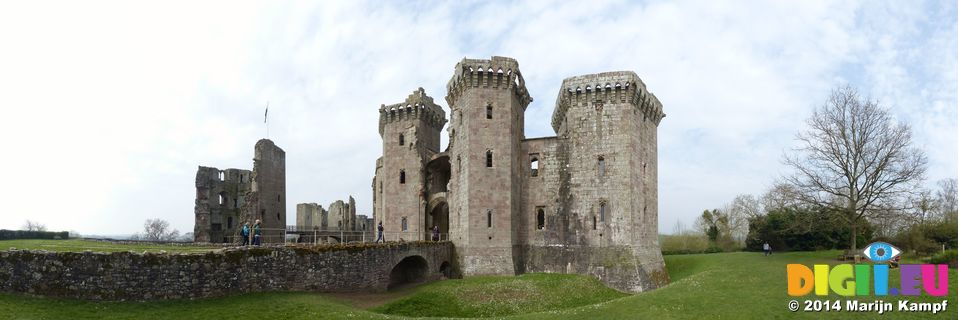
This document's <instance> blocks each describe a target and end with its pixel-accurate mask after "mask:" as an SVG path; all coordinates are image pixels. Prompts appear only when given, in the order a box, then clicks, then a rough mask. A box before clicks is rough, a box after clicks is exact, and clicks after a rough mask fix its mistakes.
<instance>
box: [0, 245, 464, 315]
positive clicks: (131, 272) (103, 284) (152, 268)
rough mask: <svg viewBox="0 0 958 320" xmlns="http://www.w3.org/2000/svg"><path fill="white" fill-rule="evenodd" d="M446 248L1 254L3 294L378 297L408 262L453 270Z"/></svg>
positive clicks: (432, 272)
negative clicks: (337, 294) (363, 294)
mask: <svg viewBox="0 0 958 320" xmlns="http://www.w3.org/2000/svg"><path fill="white" fill-rule="evenodd" d="M452 250H453V247H452V244H451V243H449V242H413V243H403V244H396V243H392V244H386V245H374V246H369V245H365V246H363V245H353V246H327V247H323V246H320V247H243V248H234V249H227V250H225V251H221V252H211V253H206V254H167V253H145V254H139V253H132V252H116V253H92V252H47V251H27V250H10V251H4V252H0V292H8V293H24V294H33V295H42V296H52V297H65V298H75V299H85V300H107V301H108V300H166V299H195V298H208V297H218V296H226V295H231V294H240V293H249V292H262V291H316V292H380V291H385V290H386V288H387V286H388V284H389V281H390V272H391V271H392V270H393V267H394V266H396V265H397V264H399V262H400V261H402V260H403V259H404V258H407V257H411V256H420V257H422V258H424V259H425V261H426V263H427V268H428V270H427V271H426V278H427V279H438V278H439V277H440V274H441V273H440V268H441V266H443V263H444V262H448V263H449V264H447V266H448V265H452V264H453V262H452V260H451V259H452Z"/></svg>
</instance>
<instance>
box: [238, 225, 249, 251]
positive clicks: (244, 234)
mask: <svg viewBox="0 0 958 320" xmlns="http://www.w3.org/2000/svg"><path fill="white" fill-rule="evenodd" d="M240 236H241V237H243V245H244V246H248V245H249V221H246V222H243V230H242V231H240Z"/></svg>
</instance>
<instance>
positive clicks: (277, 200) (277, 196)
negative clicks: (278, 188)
mask: <svg viewBox="0 0 958 320" xmlns="http://www.w3.org/2000/svg"><path fill="white" fill-rule="evenodd" d="M279 197H280V195H278V194H277V195H276V202H282V201H280V200H279Z"/></svg>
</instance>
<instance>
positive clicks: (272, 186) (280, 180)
mask: <svg viewBox="0 0 958 320" xmlns="http://www.w3.org/2000/svg"><path fill="white" fill-rule="evenodd" d="M254 150H255V152H254V156H253V187H252V191H251V192H250V193H249V196H248V200H247V203H246V205H245V206H244V207H243V215H244V217H246V218H247V219H249V220H251V221H253V220H256V219H260V220H261V221H262V225H261V227H262V229H263V242H264V243H282V242H284V241H285V239H283V235H284V234H285V231H284V230H285V229H286V152H285V151H283V149H281V148H279V147H278V146H276V144H274V143H273V141H270V140H268V139H261V140H259V141H258V142H256V146H255V148H254Z"/></svg>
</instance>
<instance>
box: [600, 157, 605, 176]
mask: <svg viewBox="0 0 958 320" xmlns="http://www.w3.org/2000/svg"><path fill="white" fill-rule="evenodd" d="M604 176H605V157H603V156H599V177H604Z"/></svg>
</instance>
